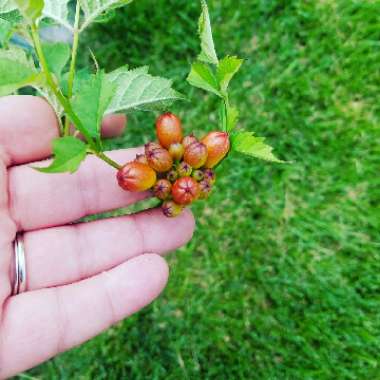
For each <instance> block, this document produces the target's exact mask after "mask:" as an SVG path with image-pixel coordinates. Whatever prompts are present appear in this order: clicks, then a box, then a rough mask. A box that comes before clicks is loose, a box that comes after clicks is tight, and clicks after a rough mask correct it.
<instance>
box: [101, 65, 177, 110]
mask: <svg viewBox="0 0 380 380" xmlns="http://www.w3.org/2000/svg"><path fill="white" fill-rule="evenodd" d="M107 79H108V80H109V81H110V82H112V83H113V84H114V85H115V86H116V91H115V93H114V96H113V97H112V101H111V103H110V105H109V106H108V108H107V111H106V113H107V114H109V113H114V112H120V111H127V110H132V109H142V108H144V109H146V108H152V107H157V108H163V107H167V106H168V105H169V104H171V103H172V102H173V101H175V100H179V99H183V96H182V95H181V94H179V93H178V92H177V91H175V90H173V88H172V82H171V80H168V79H165V78H161V77H153V76H151V75H149V74H148V67H146V66H144V67H140V68H138V69H134V70H128V67H127V66H123V67H120V68H119V69H117V70H115V71H113V72H111V73H109V74H107Z"/></svg>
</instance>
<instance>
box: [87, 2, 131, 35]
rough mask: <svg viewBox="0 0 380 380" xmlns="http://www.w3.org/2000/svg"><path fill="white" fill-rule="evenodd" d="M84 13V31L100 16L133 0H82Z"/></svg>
mask: <svg viewBox="0 0 380 380" xmlns="http://www.w3.org/2000/svg"><path fill="white" fill-rule="evenodd" d="M80 1H81V7H82V9H83V13H84V21H83V24H82V26H81V28H80V31H81V32H82V31H83V30H84V29H86V28H87V27H88V26H89V25H90V24H91V23H92V22H96V20H97V19H98V18H99V17H104V15H105V14H106V13H107V12H109V11H111V10H113V9H116V8H119V7H122V6H124V5H127V4H129V3H131V2H132V1H133V0H80Z"/></svg>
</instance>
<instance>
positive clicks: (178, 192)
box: [172, 177, 200, 205]
mask: <svg viewBox="0 0 380 380" xmlns="http://www.w3.org/2000/svg"><path fill="white" fill-rule="evenodd" d="M199 193H200V188H199V185H198V182H197V181H195V180H194V179H193V178H191V177H183V178H180V179H177V181H175V183H174V185H173V189H172V195H173V199H174V201H175V202H176V203H178V204H180V205H188V204H190V203H191V202H193V201H195V200H196V199H197V198H198V197H199Z"/></svg>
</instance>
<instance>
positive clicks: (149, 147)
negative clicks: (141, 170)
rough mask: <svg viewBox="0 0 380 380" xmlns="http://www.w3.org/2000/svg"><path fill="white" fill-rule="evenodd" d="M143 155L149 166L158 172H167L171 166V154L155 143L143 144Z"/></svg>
mask: <svg viewBox="0 0 380 380" xmlns="http://www.w3.org/2000/svg"><path fill="white" fill-rule="evenodd" d="M145 155H146V158H147V160H148V164H149V166H150V167H151V168H152V169H154V170H155V171H156V172H158V173H164V172H167V171H169V170H170V169H171V168H172V166H173V159H172V156H171V155H170V154H169V152H168V151H167V150H166V149H164V148H162V147H161V146H157V144H156V143H148V144H145Z"/></svg>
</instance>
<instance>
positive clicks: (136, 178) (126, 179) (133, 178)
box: [117, 162, 157, 191]
mask: <svg viewBox="0 0 380 380" xmlns="http://www.w3.org/2000/svg"><path fill="white" fill-rule="evenodd" d="M156 178H157V177H156V172H155V171H154V170H153V169H151V168H150V167H149V166H148V165H145V164H142V163H140V162H130V163H128V164H126V165H125V166H123V167H122V168H121V169H120V170H119V171H118V172H117V181H118V183H119V186H120V187H121V188H123V189H124V190H127V191H145V190H148V189H150V188H151V187H152V186H153V185H154V183H155V182H156Z"/></svg>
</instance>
